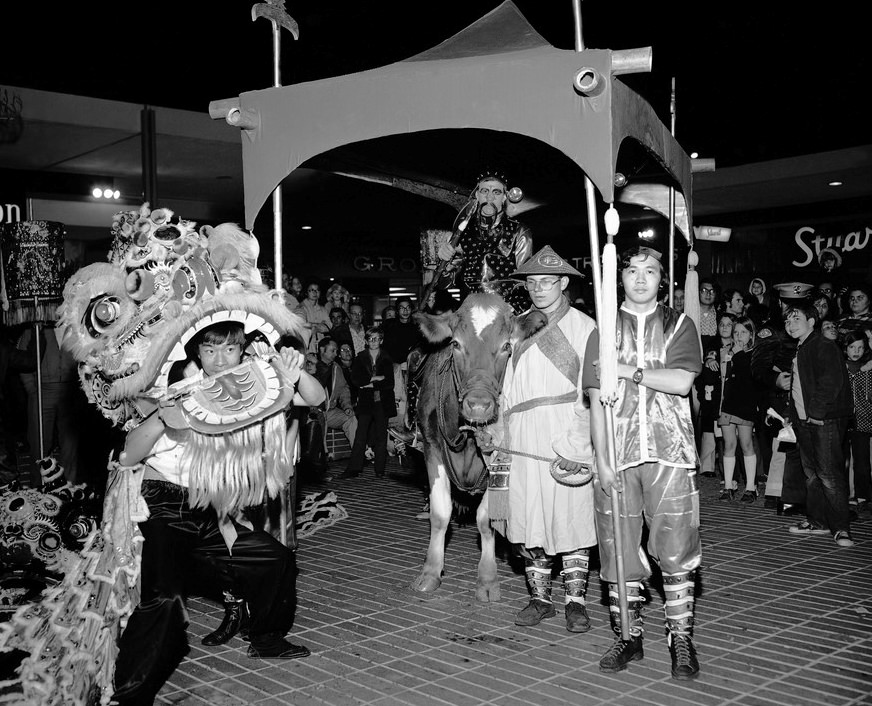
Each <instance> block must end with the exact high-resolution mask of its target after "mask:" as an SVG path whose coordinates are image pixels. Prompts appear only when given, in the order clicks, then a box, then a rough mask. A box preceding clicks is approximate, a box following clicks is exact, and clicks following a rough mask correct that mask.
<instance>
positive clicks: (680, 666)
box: [669, 633, 699, 681]
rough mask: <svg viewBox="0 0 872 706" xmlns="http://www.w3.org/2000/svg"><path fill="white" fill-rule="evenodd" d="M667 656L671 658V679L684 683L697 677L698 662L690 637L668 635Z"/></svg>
mask: <svg viewBox="0 0 872 706" xmlns="http://www.w3.org/2000/svg"><path fill="white" fill-rule="evenodd" d="M669 656H670V657H672V678H673V679H679V680H681V681H686V680H688V679H696V678H697V676H698V675H699V661H698V660H697V658H696V648H695V647H694V646H693V640H692V639H691V637H690V635H679V634H676V633H669Z"/></svg>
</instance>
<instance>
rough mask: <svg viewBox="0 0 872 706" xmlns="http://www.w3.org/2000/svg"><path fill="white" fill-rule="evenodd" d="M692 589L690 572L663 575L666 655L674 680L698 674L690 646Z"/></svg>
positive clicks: (691, 635)
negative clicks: (666, 635)
mask: <svg viewBox="0 0 872 706" xmlns="http://www.w3.org/2000/svg"><path fill="white" fill-rule="evenodd" d="M693 590H694V580H693V573H692V572H683V573H680V574H663V591H664V593H665V596H666V603H665V605H664V608H665V612H666V629H667V630H668V632H669V636H668V640H669V654H670V655H671V657H672V676H673V678H675V679H681V680H686V679H694V678H696V676H697V675H698V674H699V662H698V661H697V658H696V648H695V647H694V646H693V607H694V597H693Z"/></svg>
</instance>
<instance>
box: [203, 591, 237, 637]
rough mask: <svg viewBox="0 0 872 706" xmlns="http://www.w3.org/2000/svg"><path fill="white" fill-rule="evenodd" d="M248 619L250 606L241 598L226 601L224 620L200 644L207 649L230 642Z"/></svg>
mask: <svg viewBox="0 0 872 706" xmlns="http://www.w3.org/2000/svg"><path fill="white" fill-rule="evenodd" d="M247 617H248V606H246V605H245V601H244V600H242V599H241V598H238V599H233V600H225V601H224V619H223V620H222V621H221V625H219V626H218V629H217V630H215V631H214V632H210V633H209V634H208V635H206V636H205V637H204V638H203V639H202V640H200V642H201V643H202V644H204V645H206V647H215V646H217V645H223V644H224V643H225V642H229V641H230V640H231V639H232V638H233V636H234V635H236V633H238V632H239V631H240V629H241V628H242V624H243V622H246V618H247Z"/></svg>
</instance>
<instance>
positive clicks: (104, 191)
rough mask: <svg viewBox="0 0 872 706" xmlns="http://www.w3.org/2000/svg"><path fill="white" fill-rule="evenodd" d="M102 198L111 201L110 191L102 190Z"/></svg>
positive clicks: (107, 189)
mask: <svg viewBox="0 0 872 706" xmlns="http://www.w3.org/2000/svg"><path fill="white" fill-rule="evenodd" d="M103 198H104V199H111V198H112V189H109V188H106V189H103Z"/></svg>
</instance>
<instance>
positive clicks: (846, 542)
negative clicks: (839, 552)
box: [833, 530, 854, 547]
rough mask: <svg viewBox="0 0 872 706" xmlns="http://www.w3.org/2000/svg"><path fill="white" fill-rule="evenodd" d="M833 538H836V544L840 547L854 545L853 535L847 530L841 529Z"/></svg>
mask: <svg viewBox="0 0 872 706" xmlns="http://www.w3.org/2000/svg"><path fill="white" fill-rule="evenodd" d="M833 539H834V540H836V544H838V545H839V546H840V547H853V546H854V540H853V539H851V535H850V534H849V533H848V532H846V531H845V530H840V531H838V532H836V533H835V534H834V535H833Z"/></svg>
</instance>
